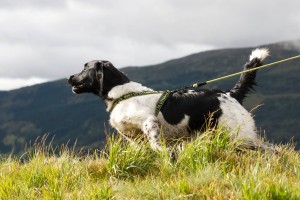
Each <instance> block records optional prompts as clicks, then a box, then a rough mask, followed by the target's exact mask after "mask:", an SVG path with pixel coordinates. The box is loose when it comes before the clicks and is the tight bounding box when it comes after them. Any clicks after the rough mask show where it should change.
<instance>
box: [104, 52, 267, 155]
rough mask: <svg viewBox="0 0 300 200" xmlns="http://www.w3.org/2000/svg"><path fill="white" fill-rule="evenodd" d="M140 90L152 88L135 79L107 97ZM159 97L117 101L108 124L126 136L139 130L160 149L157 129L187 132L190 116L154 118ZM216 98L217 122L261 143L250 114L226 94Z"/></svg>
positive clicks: (259, 54)
mask: <svg viewBox="0 0 300 200" xmlns="http://www.w3.org/2000/svg"><path fill="white" fill-rule="evenodd" d="M268 54H269V52H268V50H266V49H256V50H254V51H253V52H252V54H251V55H250V61H251V60H252V59H254V58H259V59H261V60H263V59H264V58H265V57H267V56H268ZM142 91H152V89H150V88H147V87H145V86H142V85H141V84H139V83H136V82H129V83H126V84H124V85H120V86H116V87H114V88H112V89H111V91H109V93H108V99H109V98H112V99H117V98H119V97H121V96H122V95H125V94H127V93H130V92H142ZM191 92H192V91H191ZM160 96H161V94H151V95H145V96H136V97H133V98H129V99H126V100H124V101H122V102H120V103H119V104H117V105H116V107H115V108H114V109H113V110H112V112H111V114H110V123H111V125H112V126H113V127H115V128H116V129H117V130H118V131H119V132H121V133H122V134H124V135H126V136H129V137H135V136H136V134H138V133H139V132H144V133H145V134H146V136H147V137H148V139H149V141H150V144H151V147H152V148H154V149H158V150H161V145H160V144H159V138H158V135H159V132H160V129H162V130H163V132H164V134H165V135H164V136H165V137H171V136H172V137H174V134H175V136H176V134H178V135H177V136H178V137H183V136H184V135H185V134H187V133H188V130H187V127H188V122H189V116H188V115H185V117H184V118H183V119H182V121H181V122H180V123H178V124H176V125H171V124H168V122H167V121H166V120H165V119H164V117H163V115H162V114H161V113H159V114H158V116H157V117H156V116H155V107H156V103H157V101H158V100H159V98H160ZM218 99H219V101H220V109H221V110H222V115H221V117H220V118H219V119H218V121H219V124H221V125H222V126H225V127H227V128H228V129H229V130H230V131H231V132H232V133H233V134H232V136H233V137H238V138H241V139H245V140H247V142H248V143H250V144H256V145H259V144H261V143H260V142H259V140H258V137H257V133H256V126H255V122H254V120H253V117H252V116H251V114H250V113H249V112H248V111H247V110H246V109H245V108H244V107H243V106H242V105H241V104H240V103H239V102H238V101H237V100H236V99H234V98H233V97H231V96H230V94H229V93H226V94H221V96H220V97H218ZM106 105H107V111H109V110H110V109H111V106H112V102H111V101H109V100H106ZM174 109H175V108H174Z"/></svg>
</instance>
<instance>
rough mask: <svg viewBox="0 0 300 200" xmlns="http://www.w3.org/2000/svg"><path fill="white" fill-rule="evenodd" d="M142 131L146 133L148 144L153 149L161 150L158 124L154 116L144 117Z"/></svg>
mask: <svg viewBox="0 0 300 200" xmlns="http://www.w3.org/2000/svg"><path fill="white" fill-rule="evenodd" d="M143 132H144V133H145V134H146V136H147V138H148V140H149V142H150V146H151V148H152V149H154V150H159V151H161V150H162V147H161V144H160V142H159V137H158V136H159V124H158V120H157V118H156V117H154V116H152V117H149V118H147V119H146V121H145V122H144V123H143Z"/></svg>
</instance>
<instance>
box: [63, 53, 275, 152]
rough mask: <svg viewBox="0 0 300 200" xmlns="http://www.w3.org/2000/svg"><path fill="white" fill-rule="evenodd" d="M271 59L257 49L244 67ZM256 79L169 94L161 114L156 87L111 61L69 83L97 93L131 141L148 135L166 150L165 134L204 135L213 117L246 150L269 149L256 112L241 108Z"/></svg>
mask: <svg viewBox="0 0 300 200" xmlns="http://www.w3.org/2000/svg"><path fill="white" fill-rule="evenodd" d="M268 55H269V51H268V50H267V49H255V50H253V51H252V54H251V55H250V58H249V62H247V63H246V64H245V66H244V69H250V68H254V67H258V66H260V65H262V61H263V60H264V59H265V58H266V57H267V56H268ZM255 77H256V71H253V72H248V73H245V74H242V75H241V77H240V79H239V81H238V82H237V83H236V85H235V86H234V87H233V88H232V89H231V90H230V91H229V92H224V91H220V90H206V89H201V90H196V91H194V90H183V91H177V92H173V93H170V94H169V96H168V97H167V98H166V99H165V101H164V103H163V105H162V107H161V108H160V110H159V112H158V113H156V112H155V110H156V106H157V102H158V101H159V100H160V98H161V96H162V93H155V92H153V93H151V92H152V91H153V90H152V89H151V88H148V87H145V86H142V85H141V84H139V83H136V82H133V81H130V80H129V79H128V77H127V76H126V75H125V74H123V73H122V72H120V71H119V70H117V69H116V68H115V67H114V66H113V65H112V64H111V63H110V62H109V61H98V60H94V61H90V62H88V63H86V64H85V65H84V69H83V71H82V72H80V73H78V74H75V75H72V76H71V77H70V78H69V80H68V83H69V84H70V85H71V86H72V91H73V92H74V93H76V94H79V93H94V94H95V95H97V96H99V97H101V98H102V99H103V100H104V102H105V104H106V108H107V111H108V112H110V124H111V125H112V126H113V127H114V128H115V129H117V131H119V132H120V133H121V134H122V135H125V136H127V137H130V138H134V137H136V136H137V135H138V134H139V133H143V134H145V135H146V136H147V138H148V140H149V142H150V145H151V147H152V148H153V149H156V150H161V148H162V147H161V144H160V139H159V135H160V133H161V132H162V133H163V134H164V135H163V137H164V138H166V139H171V138H184V137H190V136H191V134H192V133H193V132H195V131H196V130H199V131H205V129H206V128H207V125H206V122H207V119H208V118H209V117H210V116H211V115H213V116H212V123H211V124H210V125H211V126H215V125H218V124H220V125H222V126H224V127H226V128H228V129H229V130H230V131H231V132H232V137H233V138H236V137H237V138H240V139H242V140H243V141H244V146H246V147H249V148H262V149H264V148H265V147H266V145H264V143H262V142H261V141H260V140H259V138H258V136H257V132H256V126H255V122H254V120H253V118H252V116H251V114H250V113H249V112H248V111H247V110H246V109H245V108H244V107H243V106H242V105H241V104H242V102H243V100H244V98H245V97H246V95H247V94H248V93H249V92H250V91H251V90H252V89H253V86H254V85H255ZM145 91H149V93H150V94H147V95H138V96H131V97H130V98H126V99H123V100H122V101H120V102H119V103H118V104H115V101H117V100H118V99H119V98H120V97H122V96H123V95H126V94H131V93H133V92H134V93H143V92H145ZM161 130H163V131H161Z"/></svg>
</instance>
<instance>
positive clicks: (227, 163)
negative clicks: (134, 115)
mask: <svg viewBox="0 0 300 200" xmlns="http://www.w3.org/2000/svg"><path fill="white" fill-rule="evenodd" d="M45 141H46V139H45V138H43V139H42V140H41V141H40V142H36V143H35V144H34V145H33V146H32V147H31V148H29V149H28V150H27V152H26V154H24V155H23V156H21V157H13V156H8V157H0V199H245V200H248V199H249V200H250V199H259V200H260V199H276V200H277V199H300V187H299V186H300V155H299V152H296V151H294V150H293V146H292V145H277V146H276V149H277V151H278V152H277V153H264V152H260V151H254V150H246V149H244V150H243V149H238V148H237V143H238V142H237V141H230V140H229V137H228V133H226V132H225V131H224V130H222V129H218V130H213V131H212V130H210V131H208V132H206V133H204V134H202V135H200V136H199V137H198V138H197V139H196V140H194V141H192V142H190V143H184V145H183V146H182V148H181V150H180V151H178V152H177V153H176V154H177V155H176V157H177V158H176V160H175V161H171V159H170V156H169V153H168V151H167V150H166V149H167V148H166V147H164V150H163V152H154V151H152V150H151V148H150V147H149V144H147V143H143V142H142V141H137V142H135V143H127V142H124V141H123V140H122V139H121V138H118V137H115V136H110V137H108V143H107V146H106V149H105V150H104V151H101V152H100V151H94V152H91V153H89V154H85V155H83V154H81V153H80V152H76V150H75V149H74V148H67V147H64V146H62V147H60V148H53V147H52V145H51V142H50V144H46V142H45Z"/></svg>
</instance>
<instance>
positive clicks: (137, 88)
mask: <svg viewBox="0 0 300 200" xmlns="http://www.w3.org/2000/svg"><path fill="white" fill-rule="evenodd" d="M144 91H153V89H151V88H148V87H145V86H143V85H142V84H140V83H137V82H133V81H130V82H129V83H125V84H123V85H118V86H115V87H113V88H112V89H111V90H110V91H109V92H108V94H107V97H106V98H105V99H104V101H105V104H106V110H107V111H109V110H110V109H111V106H112V104H113V102H114V100H116V99H118V98H120V97H121V96H123V95H125V94H128V93H131V92H144Z"/></svg>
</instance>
